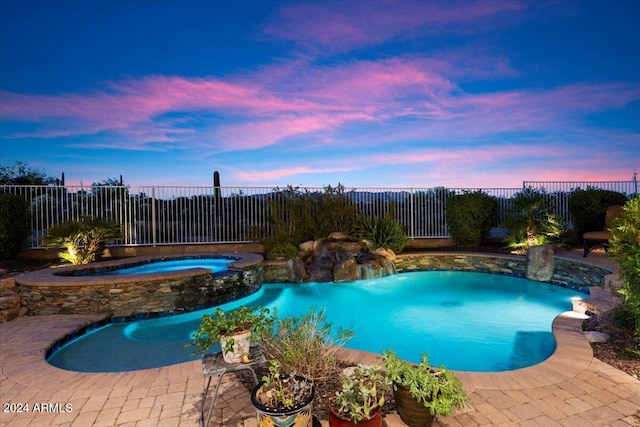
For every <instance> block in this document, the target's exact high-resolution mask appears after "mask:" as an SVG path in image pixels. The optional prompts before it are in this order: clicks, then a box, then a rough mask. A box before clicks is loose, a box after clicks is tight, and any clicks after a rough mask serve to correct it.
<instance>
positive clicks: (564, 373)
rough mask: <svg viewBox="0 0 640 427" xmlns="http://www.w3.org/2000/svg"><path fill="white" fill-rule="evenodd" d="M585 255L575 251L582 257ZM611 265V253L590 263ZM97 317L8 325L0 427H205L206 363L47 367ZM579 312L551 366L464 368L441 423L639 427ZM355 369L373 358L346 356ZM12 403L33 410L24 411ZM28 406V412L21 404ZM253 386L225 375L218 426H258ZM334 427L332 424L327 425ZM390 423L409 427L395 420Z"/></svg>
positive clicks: (2, 333)
mask: <svg viewBox="0 0 640 427" xmlns="http://www.w3.org/2000/svg"><path fill="white" fill-rule="evenodd" d="M580 254H581V252H580V251H573V252H571V253H568V254H567V255H568V256H570V257H575V259H576V260H582V259H581V258H580ZM586 261H587V262H592V263H594V264H598V265H603V266H606V267H611V265H612V263H611V261H610V260H609V259H608V258H607V257H606V256H605V255H604V254H603V253H598V252H592V253H591V254H589V257H588V258H587V260H586ZM101 318H102V317H101V316H90V315H85V316H82V315H67V316H63V315H51V316H38V317H22V318H19V319H17V320H14V321H11V322H8V323H4V324H0V367H1V371H0V403H1V404H2V411H1V412H0V426H3V427H4V426H6V427H38V426H42V427H44V426H47V427H49V426H50V427H63V426H64V427H85V426H94V427H112V426H118V427H146V426H162V427H165V426H168V427H171V426H176V427H179V426H197V425H198V419H199V408H200V404H201V399H202V388H203V385H204V378H203V377H202V371H201V363H200V361H193V362H187V363H181V364H179V365H174V366H168V367H162V368H156V369H147V370H143V371H133V372H122V373H97V374H92V373H79V372H71V371H66V370H62V369H59V368H55V367H53V366H51V365H49V364H48V363H47V362H46V361H45V359H44V355H45V353H46V350H47V348H48V347H49V346H50V345H51V344H52V343H53V342H55V341H56V340H57V339H59V338H61V337H63V336H65V335H66V334H68V333H69V332H71V331H73V330H76V329H78V328H80V327H82V326H85V325H87V324H89V323H92V322H94V321H96V320H99V319H101ZM581 322H582V319H581V316H579V315H578V314H576V313H573V312H569V313H565V314H563V315H562V316H560V317H559V318H557V319H556V321H555V322H554V334H556V338H557V340H558V348H557V351H556V352H555V353H554V354H553V355H552V356H551V357H550V358H549V359H547V360H546V361H545V362H543V363H541V364H538V365H535V366H532V367H528V368H524V369H519V370H516V371H508V372H499V373H473V372H459V376H460V378H461V380H462V382H463V384H464V386H465V389H466V390H467V392H468V393H469V398H470V404H469V406H468V407H466V408H463V409H460V410H457V411H456V412H455V413H454V414H453V415H451V416H448V417H438V418H437V419H436V421H435V422H434V424H433V425H434V426H441V427H444V426H465V427H466V426H514V425H518V426H561V427H568V426H579V427H584V426H640V381H639V380H638V379H637V378H633V377H631V376H630V375H627V374H626V373H624V372H622V371H620V370H618V369H615V368H614V367H612V366H609V365H607V364H605V363H603V362H601V361H599V360H597V359H595V358H594V357H593V353H592V352H591V347H590V346H589V344H588V343H587V341H586V339H585V338H584V336H583V335H582V332H581V327H580V325H581ZM344 357H345V358H346V359H349V360H350V361H353V362H357V363H376V362H379V357H377V356H375V355H372V354H370V353H362V352H356V351H347V352H345V353H344ZM10 404H18V405H20V404H22V405H24V404H28V405H29V406H28V410H27V411H23V412H17V411H16V410H15V409H16V407H12V406H8V405H10ZM23 409H24V407H23ZM254 417H255V415H254V410H253V408H252V406H251V402H250V398H249V393H248V392H247V390H246V388H245V387H244V386H243V385H242V384H241V383H240V382H239V381H238V380H237V379H236V378H235V377H234V376H232V375H227V376H225V377H224V379H223V382H222V386H221V389H220V394H219V397H218V401H217V403H216V408H215V410H214V415H213V419H212V422H211V424H210V425H211V426H216V427H218V426H222V427H254V426H255V425H256V422H255V418H254ZM322 424H323V425H324V426H328V423H327V422H326V421H322ZM385 424H386V426H387V427H402V426H404V423H402V421H401V420H400V418H399V416H398V415H397V414H390V415H387V416H386V417H385Z"/></svg>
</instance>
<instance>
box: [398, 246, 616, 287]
mask: <svg viewBox="0 0 640 427" xmlns="http://www.w3.org/2000/svg"><path fill="white" fill-rule="evenodd" d="M553 262H554V274H553V277H552V278H551V280H550V281H549V282H550V283H553V284H556V285H560V286H564V287H567V288H571V289H575V290H577V291H580V292H584V293H589V287H591V286H604V284H605V276H606V275H607V274H610V273H611V271H610V270H607V269H606V268H602V267H598V266H596V265H592V264H587V263H582V262H578V261H575V260H568V259H562V258H558V257H554V259H553ZM395 264H396V269H397V270H398V272H399V273H404V272H410V271H468V272H476V273H492V274H506V275H511V276H515V277H523V278H525V277H526V274H525V271H526V258H525V257H523V256H515V255H485V254H474V253H429V254H425V253H419V254H403V255H399V256H398V257H397V258H396V260H395Z"/></svg>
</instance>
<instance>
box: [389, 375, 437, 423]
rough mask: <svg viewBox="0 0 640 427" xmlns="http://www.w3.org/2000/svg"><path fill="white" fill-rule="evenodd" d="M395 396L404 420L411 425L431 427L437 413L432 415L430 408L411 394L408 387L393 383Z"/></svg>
mask: <svg viewBox="0 0 640 427" xmlns="http://www.w3.org/2000/svg"><path fill="white" fill-rule="evenodd" d="M393 398H394V399H395V401H396V406H397V407H398V413H399V414H400V418H401V419H402V422H403V423H405V424H406V425H408V426H409V427H429V426H430V425H431V423H433V420H434V419H435V415H431V412H430V411H429V409H427V408H425V407H424V405H423V404H422V403H421V402H419V401H418V400H417V399H416V398H414V397H413V396H411V393H410V392H409V388H408V387H405V386H403V385H402V384H397V383H393Z"/></svg>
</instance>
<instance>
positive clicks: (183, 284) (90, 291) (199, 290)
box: [16, 253, 264, 317]
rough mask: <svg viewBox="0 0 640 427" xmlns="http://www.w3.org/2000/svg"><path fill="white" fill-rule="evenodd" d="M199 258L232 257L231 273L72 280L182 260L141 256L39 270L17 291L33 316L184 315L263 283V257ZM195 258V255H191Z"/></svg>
mask: <svg viewBox="0 0 640 427" xmlns="http://www.w3.org/2000/svg"><path fill="white" fill-rule="evenodd" d="M199 256H200V257H207V256H208V257H214V258H215V257H230V258H232V259H233V260H234V261H233V262H232V263H231V264H229V270H228V271H224V272H220V273H215V274H211V271H210V270H207V269H202V268H196V269H189V270H183V271H172V272H163V273H153V274H140V275H134V274H131V275H129V274H127V275H119V276H99V275H83V276H71V275H70V273H71V272H72V271H74V270H79V269H85V270H86V269H87V268H89V269H94V270H99V269H111V268H114V267H115V266H129V265H132V264H136V263H141V262H144V261H147V260H150V259H154V260H170V259H180V258H185V256H182V257H171V256H163V257H160V258H158V257H136V258H135V259H134V258H129V259H126V260H118V261H107V262H103V263H95V264H92V265H91V266H90V267H87V266H74V267H63V268H60V269H45V270H38V271H34V272H32V273H28V274H25V275H23V276H20V277H19V278H17V279H16V287H17V288H18V291H19V293H20V295H21V297H22V304H23V306H25V307H26V309H27V314H28V315H44V314H102V313H109V314H110V315H112V316H114V317H132V316H137V315H149V314H154V313H179V312H186V311H192V310H198V309H202V308H208V307H212V306H216V305H220V304H222V303H225V302H228V301H232V300H235V299H238V298H241V297H243V296H246V295H249V294H251V293H253V292H256V291H257V290H258V289H260V286H261V285H262V282H263V280H264V269H263V266H262V256H260V255H256V254H248V253H247V254H237V253H234V254H219V253H212V254H200V255H199ZM188 257H189V258H193V257H194V255H190V256H188Z"/></svg>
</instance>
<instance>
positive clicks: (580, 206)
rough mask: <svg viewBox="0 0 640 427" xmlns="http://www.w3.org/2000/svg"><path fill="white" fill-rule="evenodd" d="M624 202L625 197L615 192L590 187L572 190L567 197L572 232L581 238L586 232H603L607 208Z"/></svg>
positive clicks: (625, 200)
mask: <svg viewBox="0 0 640 427" xmlns="http://www.w3.org/2000/svg"><path fill="white" fill-rule="evenodd" d="M626 202H627V196H625V195H624V194H622V193H618V192H616V191H610V190H601V189H599V188H591V187H588V188H587V189H586V190H581V189H577V190H574V191H573V192H572V193H571V195H570V196H569V215H571V221H572V222H573V229H574V231H575V232H576V234H577V235H578V236H579V237H582V235H583V234H584V233H585V232H587V231H599V230H603V229H604V220H605V216H606V213H607V207H609V206H612V205H624V204H625V203H626Z"/></svg>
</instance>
